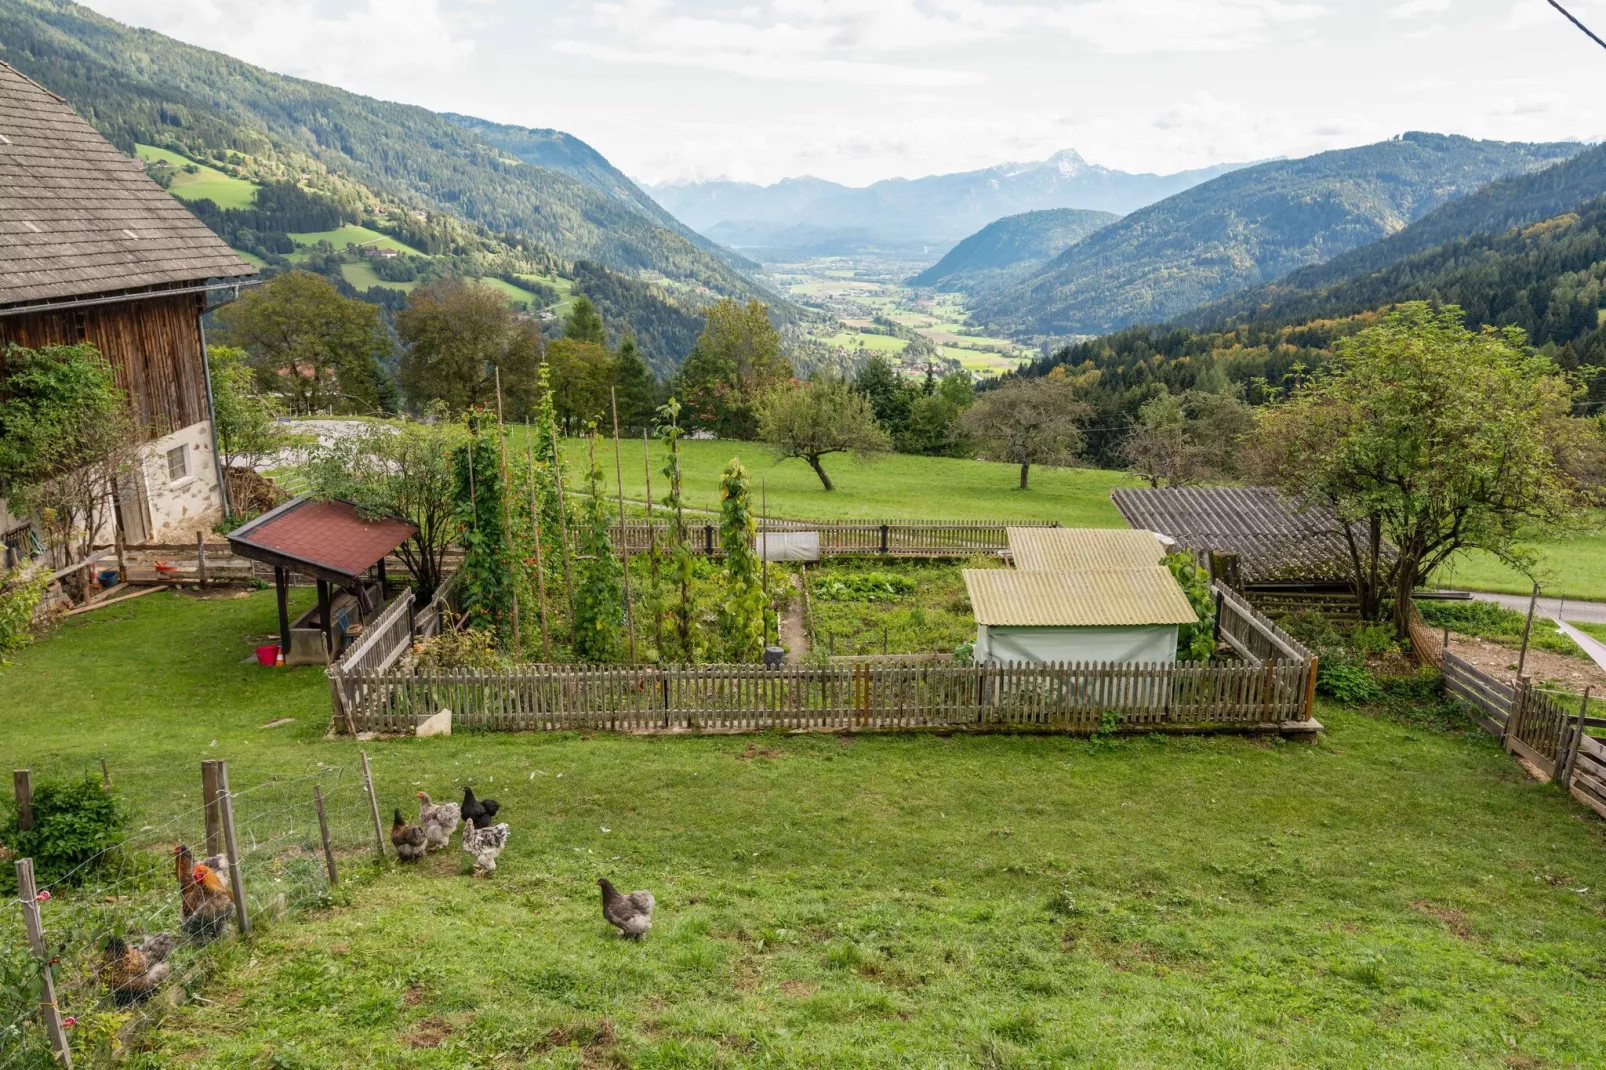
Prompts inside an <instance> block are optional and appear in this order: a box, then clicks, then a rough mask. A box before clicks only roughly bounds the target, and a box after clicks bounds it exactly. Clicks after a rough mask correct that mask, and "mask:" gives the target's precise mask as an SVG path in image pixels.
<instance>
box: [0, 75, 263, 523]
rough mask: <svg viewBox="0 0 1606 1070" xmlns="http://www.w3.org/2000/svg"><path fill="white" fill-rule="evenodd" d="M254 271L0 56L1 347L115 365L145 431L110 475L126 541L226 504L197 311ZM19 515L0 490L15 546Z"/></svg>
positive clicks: (0, 515) (209, 519)
mask: <svg viewBox="0 0 1606 1070" xmlns="http://www.w3.org/2000/svg"><path fill="white" fill-rule="evenodd" d="M253 274H255V269H254V268H252V267H251V266H250V265H249V264H247V263H246V262H245V261H244V260H242V259H241V258H240V257H239V255H238V254H236V253H235V252H234V251H233V250H232V249H230V248H229V247H228V246H227V245H225V244H224V243H223V241H222V240H221V239H220V238H218V237H217V236H216V235H215V234H213V233H212V231H211V230H209V229H207V227H206V226H205V225H204V224H202V223H201V222H200V220H198V219H196V218H195V216H193V215H191V214H190V211H189V210H188V209H187V208H185V207H184V206H183V205H182V204H180V203H179V202H178V201H176V200H174V199H173V197H172V196H170V195H169V194H168V193H167V192H166V191H164V190H163V189H162V188H161V187H160V186H158V185H157V184H156V183H155V182H153V181H151V179H150V178H149V177H147V176H146V174H145V173H144V168H143V167H142V166H141V164H140V163H139V161H137V160H131V159H129V158H128V157H127V156H124V155H123V154H122V153H121V152H119V151H117V149H116V148H115V147H113V146H112V145H111V143H110V142H108V141H107V140H106V139H105V138H103V137H101V135H100V134H99V133H98V132H96V130H95V129H94V127H92V126H90V125H89V123H87V122H86V121H84V120H83V119H82V118H80V117H79V116H78V115H77V114H76V113H75V112H74V111H73V110H72V108H70V107H69V106H68V105H67V104H66V102H65V101H63V100H62V99H61V98H60V97H57V96H56V95H55V94H53V93H51V92H50V91H48V90H46V89H45V88H43V87H42V86H40V85H38V84H37V83H35V82H33V81H31V80H29V79H28V78H26V77H24V76H23V75H21V74H20V73H18V72H17V71H16V70H14V69H13V68H11V67H9V66H7V65H6V64H4V63H0V346H8V345H17V346H23V347H27V348H35V349H36V348H42V347H45V346H52V345H72V344H77V343H81V342H88V343H90V344H92V345H94V346H95V347H96V348H97V349H99V350H100V352H101V354H102V355H103V356H104V357H105V358H106V359H107V360H108V361H109V362H110V364H111V366H112V368H113V369H114V371H115V374H116V377H117V383H118V385H119V386H120V387H121V388H122V389H123V390H124V391H126V392H127V395H128V398H129V401H130V403H131V404H132V405H133V407H134V410H135V413H136V416H137V419H138V424H139V427H140V430H141V433H142V435H143V437H144V439H145V444H144V447H143V449H142V451H141V456H140V462H139V463H138V464H137V465H136V466H135V468H134V469H133V470H132V471H131V472H129V474H128V475H127V476H126V477H125V479H124V480H123V482H122V485H120V486H119V487H117V488H115V490H116V493H115V495H114V501H115V506H116V508H115V510H113V511H112V515H114V516H115V522H116V524H117V525H118V526H119V527H120V528H121V531H122V534H123V536H124V538H125V540H126V541H127V542H129V543H142V542H169V541H176V540H185V541H187V540H188V539H191V538H193V537H194V533H195V532H197V531H202V530H205V529H208V528H210V527H211V526H212V524H213V523H214V522H215V521H216V520H217V519H218V517H219V515H220V513H221V511H222V506H223V495H224V491H223V490H222V487H221V472H220V468H219V463H218V457H217V449H216V442H215V441H214V434H213V428H212V405H211V387H210V383H209V381H208V374H207V361H206V340H205V337H204V334H203V331H202V327H201V321H200V320H201V315H202V314H203V313H204V312H205V311H206V310H207V308H208V307H209V303H216V302H217V301H218V299H219V298H220V297H224V296H228V295H233V294H236V293H237V292H238V287H239V282H240V280H242V279H244V278H246V277H247V276H250V275H253ZM3 388H4V384H3V383H0V389H3ZM108 493H109V494H110V493H111V488H108ZM30 527H31V524H30V521H29V518H27V517H19V516H15V515H13V514H12V513H10V512H9V511H8V510H7V509H6V507H5V503H4V502H3V501H0V533H3V534H4V535H5V538H6V541H7V544H8V545H9V546H11V547H12V548H13V549H16V550H19V551H21V552H23V553H24V555H26V549H27V547H28V545H29V543H30V541H31V540H30V538H29V531H30ZM96 534H97V539H98V540H100V541H106V542H109V541H110V540H111V536H112V532H109V531H107V532H99V533H96Z"/></svg>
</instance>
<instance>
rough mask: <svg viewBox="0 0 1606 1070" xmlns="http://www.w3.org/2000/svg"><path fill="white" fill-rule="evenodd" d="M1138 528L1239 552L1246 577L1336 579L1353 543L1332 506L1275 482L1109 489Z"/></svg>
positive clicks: (1193, 545)
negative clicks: (1300, 498) (1291, 496)
mask: <svg viewBox="0 0 1606 1070" xmlns="http://www.w3.org/2000/svg"><path fill="white" fill-rule="evenodd" d="M1110 497H1111V499H1112V500H1113V501H1114V502H1115V507H1116V509H1118V510H1119V511H1120V513H1121V515H1122V516H1123V517H1125V518H1126V521H1127V523H1129V524H1131V525H1132V526H1133V527H1134V528H1142V529H1144V530H1146V531H1157V532H1159V533H1160V534H1162V535H1169V536H1170V537H1171V538H1173V539H1175V540H1177V541H1178V542H1179V543H1181V544H1183V545H1184V546H1187V547H1188V548H1189V549H1192V550H1198V551H1200V552H1203V553H1208V552H1209V551H1211V550H1217V551H1222V552H1226V553H1235V554H1237V555H1238V557H1239V566H1240V570H1241V573H1242V575H1243V578H1244V579H1245V580H1246V581H1248V582H1251V583H1255V582H1270V581H1275V580H1304V581H1311V580H1323V581H1325V580H1338V579H1343V578H1344V577H1345V575H1346V574H1347V572H1346V570H1347V568H1348V560H1349V546H1348V543H1347V542H1346V541H1345V539H1344V529H1343V527H1342V526H1341V525H1340V524H1339V521H1338V518H1337V517H1335V516H1334V515H1333V513H1332V512H1331V511H1329V510H1325V509H1316V508H1301V507H1300V506H1299V505H1298V504H1297V503H1295V502H1292V501H1290V500H1288V499H1287V498H1285V497H1284V496H1283V495H1281V494H1279V493H1278V492H1277V491H1276V490H1275V489H1274V488H1272V487H1171V488H1164V489H1160V490H1154V489H1150V488H1147V487H1138V488H1131V487H1123V488H1120V489H1118V490H1114V491H1111V492H1110Z"/></svg>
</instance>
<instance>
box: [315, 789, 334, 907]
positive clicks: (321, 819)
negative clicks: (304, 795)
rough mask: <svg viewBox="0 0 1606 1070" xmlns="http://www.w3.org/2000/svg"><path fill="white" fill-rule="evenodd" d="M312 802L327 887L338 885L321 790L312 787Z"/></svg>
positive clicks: (327, 818) (327, 819)
mask: <svg viewBox="0 0 1606 1070" xmlns="http://www.w3.org/2000/svg"><path fill="white" fill-rule="evenodd" d="M312 801H313V802H315V803H316V804H317V805H318V834H319V835H320V836H322V837H323V860H324V864H325V865H326V866H327V867H328V869H329V887H331V888H333V887H334V886H335V885H337V884H339V883H340V872H339V870H337V869H335V849H334V848H333V847H332V846H330V844H329V817H328V815H327V814H325V813H324V809H323V788H322V787H321V786H320V785H317V784H314V785H313V786H312Z"/></svg>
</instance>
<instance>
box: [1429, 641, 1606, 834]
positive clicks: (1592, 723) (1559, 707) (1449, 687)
mask: <svg viewBox="0 0 1606 1070" xmlns="http://www.w3.org/2000/svg"><path fill="white" fill-rule="evenodd" d="M1438 658H1439V662H1440V671H1441V672H1442V673H1443V675H1444V689H1445V692H1446V693H1447V694H1449V695H1452V696H1454V697H1455V698H1458V699H1461V700H1462V701H1464V702H1466V703H1467V704H1469V705H1470V706H1471V707H1472V709H1473V714H1472V716H1473V719H1474V720H1476V721H1477V722H1478V723H1479V724H1480V725H1482V726H1483V727H1484V728H1485V729H1486V730H1488V731H1489V732H1490V733H1492V734H1493V735H1496V736H1499V737H1500V742H1501V745H1502V746H1503V747H1504V748H1505V749H1506V750H1507V751H1508V752H1510V753H1512V754H1515V755H1517V756H1518V757H1521V758H1523V759H1525V760H1526V761H1527V762H1528V763H1529V764H1530V765H1532V766H1533V767H1534V768H1535V769H1537V770H1538V771H1539V772H1540V773H1541V774H1543V775H1544V776H1546V777H1549V778H1550V779H1552V780H1554V781H1557V782H1558V783H1560V784H1561V785H1562V786H1563V787H1565V788H1566V789H1567V790H1568V791H1569V792H1571V793H1572V795H1573V797H1574V798H1576V799H1577V800H1578V801H1579V802H1582V803H1584V804H1585V805H1586V806H1589V807H1591V808H1592V809H1594V810H1595V812H1596V813H1598V814H1600V815H1601V816H1602V817H1606V743H1603V742H1602V741H1601V740H1599V739H1597V738H1594V737H1593V736H1591V735H1589V731H1590V730H1591V729H1601V728H1606V718H1601V717H1591V716H1589V709H1588V698H1587V696H1586V697H1584V698H1579V696H1577V695H1571V694H1567V693H1564V692H1559V691H1550V690H1547V689H1545V688H1539V687H1534V686H1533V684H1532V682H1531V681H1529V680H1527V679H1526V678H1525V679H1521V680H1518V681H1517V682H1516V684H1515V685H1512V684H1508V683H1505V682H1504V681H1502V680H1497V679H1496V678H1494V677H1493V676H1490V675H1489V674H1488V673H1486V672H1483V671H1482V670H1481V669H1478V668H1477V667H1476V666H1474V665H1472V664H1470V663H1469V662H1467V661H1464V660H1462V659H1461V658H1459V657H1457V656H1456V654H1455V653H1454V652H1453V651H1451V650H1448V649H1444V648H1443V647H1442V646H1441V647H1440V649H1439V651H1438Z"/></svg>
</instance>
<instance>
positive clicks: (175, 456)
mask: <svg viewBox="0 0 1606 1070" xmlns="http://www.w3.org/2000/svg"><path fill="white" fill-rule="evenodd" d="M189 474H190V452H189V450H187V449H185V448H184V447H183V446H174V447H173V448H172V449H170V450H168V451H167V481H168V482H169V483H177V482H178V481H179V480H181V479H183V478H184V477H186V476H188V475H189Z"/></svg>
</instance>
